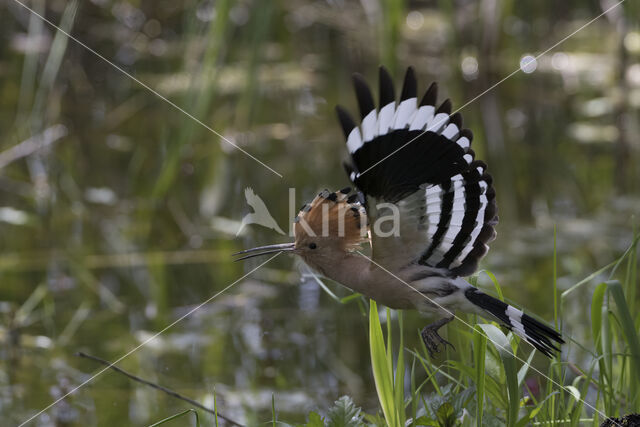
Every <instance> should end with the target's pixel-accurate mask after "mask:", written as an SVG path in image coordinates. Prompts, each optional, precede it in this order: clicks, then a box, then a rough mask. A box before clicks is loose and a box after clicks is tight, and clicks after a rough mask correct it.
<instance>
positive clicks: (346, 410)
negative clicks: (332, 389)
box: [319, 396, 364, 427]
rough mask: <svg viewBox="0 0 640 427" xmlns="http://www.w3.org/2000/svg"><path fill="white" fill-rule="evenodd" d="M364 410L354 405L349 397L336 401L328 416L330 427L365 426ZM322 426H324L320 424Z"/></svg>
mask: <svg viewBox="0 0 640 427" xmlns="http://www.w3.org/2000/svg"><path fill="white" fill-rule="evenodd" d="M363 417H364V414H363V413H362V410H361V409H360V408H359V407H357V406H356V405H355V403H353V400H352V399H351V398H350V397H349V396H342V397H341V398H340V399H338V400H336V401H335V403H334V405H333V407H332V408H331V409H329V413H328V414H327V420H328V421H327V426H329V427H359V426H362V425H364V424H363V422H362V418H363ZM319 425H320V426H322V425H323V424H319Z"/></svg>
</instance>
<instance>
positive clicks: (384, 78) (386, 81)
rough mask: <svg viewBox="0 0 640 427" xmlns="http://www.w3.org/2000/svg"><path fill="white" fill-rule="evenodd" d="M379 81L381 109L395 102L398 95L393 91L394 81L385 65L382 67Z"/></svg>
mask: <svg viewBox="0 0 640 427" xmlns="http://www.w3.org/2000/svg"><path fill="white" fill-rule="evenodd" d="M379 79H380V108H382V107H384V106H385V105H387V104H389V103H391V102H395V100H396V95H395V91H394V89H393V80H392V79H391V75H390V74H389V71H388V70H387V69H386V68H385V66H384V65H381V66H380V71H379Z"/></svg>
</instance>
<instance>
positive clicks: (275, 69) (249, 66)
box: [0, 0, 640, 425]
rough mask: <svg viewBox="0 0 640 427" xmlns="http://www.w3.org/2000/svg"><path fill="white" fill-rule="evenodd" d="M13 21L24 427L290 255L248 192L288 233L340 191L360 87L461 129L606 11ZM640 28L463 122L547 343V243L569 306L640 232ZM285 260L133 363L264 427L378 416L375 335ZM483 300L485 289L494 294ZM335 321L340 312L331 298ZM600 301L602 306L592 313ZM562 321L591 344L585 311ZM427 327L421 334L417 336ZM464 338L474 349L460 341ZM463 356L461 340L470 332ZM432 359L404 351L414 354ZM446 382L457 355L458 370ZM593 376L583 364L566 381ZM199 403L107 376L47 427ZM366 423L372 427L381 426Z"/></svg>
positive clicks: (445, 4) (8, 289)
mask: <svg viewBox="0 0 640 427" xmlns="http://www.w3.org/2000/svg"><path fill="white" fill-rule="evenodd" d="M25 4H27V5H28V6H29V7H30V8H33V10H34V11H36V12H37V13H39V14H41V15H43V16H45V17H46V18H47V19H50V20H51V21H52V22H54V23H56V25H59V26H60V28H61V29H63V30H64V31H66V32H68V33H70V34H72V35H73V36H74V37H76V38H77V39H78V40H80V41H82V43H84V44H86V46H88V47H90V48H92V49H95V51H96V52H98V53H99V54H100V55H102V56H103V57H104V58H106V59H108V60H109V61H111V62H113V64H115V65H117V66H118V67H121V69H122V71H126V72H127V73H130V75H131V76H134V77H135V78H136V79H139V81H140V82H142V83H144V84H145V85H147V86H148V87H149V88H152V89H153V90H155V91H157V93H158V94H159V95H161V96H163V97H166V98H167V99H169V100H171V101H172V102H174V103H175V104H176V105H177V106H179V107H180V108H182V109H184V111H186V112H188V113H189V114H190V115H192V116H193V117H194V118H197V119H198V120H201V121H202V123H204V124H206V125H207V126H209V127H211V128H212V129H215V130H216V131H217V132H219V133H220V134H221V135H223V136H224V137H225V138H228V139H229V140H230V141H232V142H234V144H237V145H238V146H240V147H242V148H243V149H244V150H246V151H248V152H249V153H251V154H252V155H254V156H256V157H257V158H259V159H260V160H261V161H263V162H264V163H265V164H267V165H269V166H270V167H271V168H273V169H274V170H275V171H277V172H279V173H280V174H282V178H280V177H278V176H277V175H276V174H274V173H272V172H271V171H269V170H268V169H266V168H264V167H263V166H261V165H260V164H259V163H257V162H255V161H254V160H252V159H250V158H249V157H247V156H246V155H244V154H243V153H241V152H239V151H238V150H237V149H235V148H234V147H232V146H231V145H229V144H227V143H226V142H224V141H222V140H221V139H220V137H219V136H217V135H215V134H213V133H211V132H210V131H209V130H208V129H206V128H205V127H203V126H202V125H201V124H199V123H197V122H196V121H195V120H193V119H192V118H190V117H188V116H187V115H186V114H184V113H183V112H181V111H179V110H178V109H176V108H174V107H173V106H171V105H169V104H168V103H167V102H165V101H164V100H162V99H161V98H160V97H159V96H157V95H156V94H154V93H152V92H151V91H150V90H148V89H147V88H145V87H143V86H142V85H140V84H139V83H137V82H136V81H134V80H132V79H131V78H130V77H128V76H126V75H125V74H123V72H121V71H119V70H117V69H116V68H115V67H114V66H112V65H110V64H109V63H107V62H105V61H104V60H102V59H100V58H98V57H97V56H96V55H95V54H94V53H92V52H90V51H89V50H88V49H87V48H85V47H83V46H81V45H79V44H78V43H75V42H74V41H71V40H69V39H68V37H66V36H65V35H64V34H63V33H61V32H58V31H55V30H54V29H53V28H52V27H51V26H49V25H48V24H46V23H44V22H43V21H42V20H41V19H39V18H38V17H36V16H35V15H33V14H31V13H29V12H28V11H27V10H26V9H24V8H23V7H22V6H20V4H19V3H18V2H16V1H14V0H6V1H4V2H2V3H1V4H0V16H1V18H0V22H1V23H2V25H0V38H1V40H2V43H0V94H1V96H0V319H1V321H0V342H1V343H2V345H1V346H0V419H1V420H2V421H3V423H5V422H7V423H16V422H18V421H23V420H24V419H26V418H28V417H29V416H31V415H33V414H34V413H35V412H37V410H39V409H41V408H43V407H44V406H46V405H47V404H49V403H50V402H51V401H53V400H54V399H56V398H58V397H60V396H62V395H63V394H64V393H65V392H67V391H69V390H71V389H72V388H73V387H74V386H75V385H77V384H79V383H80V382H82V381H83V380H86V379H87V378H88V377H89V373H91V372H94V371H95V370H96V369H97V367H96V366H95V365H92V364H91V362H89V361H86V360H78V359H77V358H76V357H74V353H75V352H76V351H78V350H82V351H85V352H87V353H89V354H95V355H97V356H100V357H103V358H106V359H108V360H114V359H116V358H117V357H119V356H120V355H122V354H124V353H125V352H127V351H128V350H130V349H131V348H134V347H135V346H136V345H138V344H140V343H141V342H142V341H144V340H145V339H146V338H148V337H149V336H151V335H152V334H153V333H154V332H156V331H158V330H160V329H162V328H163V327H164V326H166V325H167V324H169V323H170V322H172V321H173V320H175V319H177V318H178V317H179V316H181V315H183V314H185V313H187V312H188V311H189V310H190V309H191V308H193V307H195V306H196V305H197V304H199V303H200V302H202V301H204V300H205V299H206V298H208V297H209V296H211V295H213V294H214V293H216V292H218V291H220V290H222V289H223V288H224V287H226V286H227V285H229V284H230V283H232V282H233V281H234V280H237V279H238V278H239V277H241V276H242V274H244V273H246V272H248V271H249V269H250V268H252V267H255V266H256V265H258V264H247V265H241V264H233V263H231V262H230V261H229V254H230V253H231V252H233V251H235V250H239V249H240V248H243V247H246V246H249V245H253V244H256V243H272V242H276V241H277V240H278V239H280V240H279V241H284V238H283V237H281V236H278V235H276V234H275V233H273V232H272V231H269V230H266V229H261V228H260V227H256V226H253V227H248V228H246V229H244V230H243V233H242V234H241V236H240V237H236V236H235V234H236V232H237V231H238V227H239V224H240V220H241V219H242V216H243V215H244V214H246V213H248V212H250V208H249V207H248V206H247V205H246V203H245V200H244V189H245V187H252V188H253V189H254V190H255V191H256V193H257V194H258V195H259V196H261V197H262V198H263V199H264V200H265V201H266V203H267V205H268V206H269V208H270V210H271V213H272V214H273V215H274V217H275V218H276V220H277V221H278V222H279V224H280V226H281V227H282V228H283V229H286V224H287V223H288V222H290V220H291V213H290V208H289V188H295V195H296V201H295V203H296V204H295V206H298V205H300V204H302V203H304V202H305V201H307V200H308V199H310V198H311V197H312V196H313V195H314V194H315V193H316V192H317V191H318V190H319V189H322V188H325V187H327V188H331V189H336V188H341V187H343V186H345V185H346V183H347V180H346V176H344V174H343V172H342V168H341V166H340V161H341V160H342V158H344V157H345V156H346V152H345V150H344V143H343V138H342V135H341V133H340V129H339V127H338V126H337V123H336V120H335V117H334V111H333V108H334V106H335V105H336V104H337V103H340V104H343V105H346V106H348V107H349V108H351V109H355V107H356V105H355V100H354V97H353V95H352V90H351V83H350V75H351V73H353V72H355V71H357V72H361V73H363V74H364V75H365V76H366V77H367V78H368V79H369V80H370V82H372V86H376V85H377V84H376V83H375V79H376V76H377V67H378V65H379V64H385V65H386V66H387V67H388V68H389V69H390V70H391V71H392V73H393V75H394V76H395V78H396V79H397V80H398V85H400V79H401V77H402V74H403V73H404V69H405V68H406V66H408V65H413V66H414V67H415V68H416V71H417V73H418V75H419V81H420V84H421V87H422V88H426V86H427V85H428V83H429V82H430V81H432V80H437V81H438V82H439V83H440V88H441V99H444V98H445V97H450V98H451V99H452V101H453V103H454V108H457V107H460V106H462V105H465V103H467V102H468V101H470V100H472V99H474V98H475V97H476V96H477V95H478V94H480V93H482V92H483V91H484V90H485V89H487V88H489V87H491V86H492V85H493V84H494V83H496V82H498V81H499V80H500V79H502V78H503V77H504V76H506V75H508V74H509V73H511V72H513V71H514V70H516V69H518V67H519V66H520V63H521V62H523V61H524V62H525V63H526V62H527V61H528V56H536V55H537V54H539V53H540V52H542V51H544V50H545V49H547V48H549V47H551V46H552V45H553V44H555V43H556V42H557V41H559V40H561V39H562V38H563V37H565V36H566V35H568V34H571V33H572V32H574V31H576V30H578V29H579V28H580V27H581V26H582V25H584V24H585V23H587V22H588V21H589V20H591V19H592V18H594V17H596V16H597V15H599V14H600V13H602V11H603V10H605V9H607V8H609V7H610V6H612V5H613V4H614V2H613V1H611V0H602V1H588V2H585V1H576V0H570V1H564V2H555V1H514V0H456V1H450V2H449V1H442V0H433V1H417V0H416V1H409V0H404V1H400V0H361V1H346V0H342V1H341V0H317V1H311V0H287V1H285V0H278V1H260V0H216V1H212V0H205V1H183V2H176V1H169V0H159V1H150V0H131V1H112V0H91V1H82V2H78V1H62V0H53V1H44V0H33V1H29V2H27V3H25ZM638 17H640V4H639V3H638V2H635V1H627V2H625V3H624V4H623V5H622V6H620V7H618V8H616V9H614V10H612V11H611V12H610V13H608V14H607V15H606V16H603V17H602V18H600V19H598V20H597V21H595V22H594V23H593V24H591V25H590V26H588V27H587V28H585V29H583V30H581V31H579V32H577V33H576V34H575V35H574V36H572V37H571V38H569V39H568V40H567V41H566V42H564V43H563V44H561V45H559V46H558V47H556V48H555V49H553V50H552V51H550V52H549V53H547V54H546V55H544V56H543V57H541V58H539V59H537V60H536V61H535V62H534V63H531V64H529V65H528V66H526V67H523V68H524V69H525V70H524V71H526V72H519V73H517V74H515V75H513V76H512V77H511V78H509V79H508V80H506V81H504V83H502V84H500V85H499V86H497V87H496V88H495V89H493V90H491V91H489V92H487V93H486V94H484V95H483V96H482V97H480V98H478V99H477V100H475V101H473V102H472V103H470V104H469V105H467V106H465V108H464V109H463V111H462V113H463V116H464V118H465V125H466V126H467V127H469V128H471V129H472V130H473V131H474V135H475V140H474V146H475V150H476V152H477V153H478V157H479V158H481V159H484V160H486V161H487V163H488V164H489V170H490V172H491V173H492V175H493V176H494V180H495V183H496V187H497V191H498V203H499V207H500V215H501V224H500V226H499V228H498V233H499V237H498V240H496V241H495V242H494V243H493V245H492V250H491V252H490V253H489V255H488V257H487V258H486V259H485V261H484V265H483V267H486V268H490V269H491V270H492V271H494V272H495V273H496V275H497V276H498V278H499V280H500V283H501V284H502V286H503V290H504V293H505V296H507V297H508V298H511V299H512V300H514V301H516V302H519V303H522V304H524V303H526V307H527V308H528V309H529V310H531V311H532V312H534V313H536V314H539V315H540V316H543V317H545V318H547V319H549V318H551V315H552V311H553V307H552V306H551V305H550V296H551V293H552V283H551V278H552V277H553V275H552V274H553V273H552V272H553V261H552V259H553V256H552V255H553V235H554V234H553V228H554V225H555V226H556V227H557V245H558V274H559V278H558V286H559V288H560V290H563V289H568V288H569V287H570V286H571V285H573V284H575V283H576V282H577V281H578V280H579V279H581V278H583V277H585V276H587V275H588V274H589V273H590V272H592V271H594V270H595V269H596V268H597V267H599V266H602V265H605V264H607V263H609V262H611V260H613V259H615V258H616V257H617V256H619V255H620V254H621V252H622V251H623V250H624V249H625V248H626V247H627V246H628V245H629V244H630V242H631V235H632V224H633V223H634V221H635V222H636V223H637V220H634V216H633V215H634V213H637V212H639V211H640V197H639V193H638V189H639V184H640V180H639V178H640V171H639V168H638V165H639V164H640V163H639V160H640V159H639V157H640V156H639V145H638V137H637V135H638V132H639V131H640V126H639V125H640V121H639V114H638V109H639V107H640V28H639V25H638V23H639V22H638ZM304 272H305V267H304V266H300V265H297V264H294V267H293V268H292V262H291V261H290V260H289V259H288V258H286V257H284V256H281V257H279V259H277V260H276V261H274V262H273V263H271V264H269V265H268V266H266V267H264V268H262V269H260V270H258V271H256V272H255V273H254V274H252V275H251V276H250V277H248V278H247V279H245V280H242V281H241V282H239V283H237V285H235V286H234V287H233V288H231V289H230V290H229V291H227V292H225V293H224V294H222V295H221V296H219V297H218V298H216V299H215V300H214V301H213V302H212V303H210V304H208V305H207V306H205V307H203V308H202V309H201V310H199V311H197V312H196V313H194V314H193V315H191V316H189V317H188V318H187V319H185V320H184V321H182V322H181V323H179V324H177V325H176V326H175V327H173V328H171V329H170V330H168V331H167V332H166V333H164V334H162V335H161V336H160V337H158V338H157V339H156V340H154V341H152V342H151V343H149V344H148V345H146V346H144V347H143V348H141V349H140V350H139V351H137V352H136V353H134V354H133V355H131V356H129V357H128V358H127V359H125V360H124V361H123V362H122V364H121V365H122V366H123V367H124V368H126V369H128V370H130V371H132V372H134V373H136V374H138V375H140V376H142V377H145V378H147V379H150V380H152V381H156V382H158V383H160V384H163V385H165V386H168V387H171V388H174V389H176V390H178V391H180V392H181V393H183V394H186V395H189V396H190V397H193V398H195V399H197V400H199V401H202V402H204V403H206V404H207V405H208V406H212V405H213V390H214V388H215V390H216V394H217V398H218V400H217V401H218V404H220V408H221V411H222V412H223V413H225V414H226V415H229V416H231V417H234V418H236V419H239V420H243V421H245V422H248V423H250V424H251V423H255V422H257V421H259V420H260V421H262V420H265V419H270V412H271V397H272V395H275V401H276V404H277V407H278V410H279V411H280V413H281V416H280V418H282V417H283V416H285V417H286V418H287V419H288V420H290V421H296V420H297V421H302V420H304V419H305V414H306V413H308V412H309V411H310V410H319V411H322V408H326V407H327V406H328V405H329V404H330V403H331V402H333V401H334V400H336V399H337V398H338V397H339V396H340V395H342V394H349V395H351V396H353V397H354V400H355V401H356V402H357V403H358V404H359V405H361V406H363V407H364V408H365V409H370V408H375V407H376V404H377V403H376V395H375V388H374V386H373V378H372V376H371V371H370V362H369V355H368V346H367V335H366V331H367V319H366V317H365V316H363V313H362V310H359V309H358V307H357V305H355V304H351V305H340V304H336V303H335V301H334V300H333V299H332V298H331V297H330V296H329V295H327V294H326V293H324V292H323V291H322V290H321V289H320V288H319V287H318V285H317V283H316V282H315V281H314V280H312V279H309V278H308V277H307V276H305V275H304ZM479 283H480V285H481V286H485V285H488V284H490V283H491V282H490V280H489V279H488V278H487V277H486V276H484V275H481V276H480V277H479ZM329 286H330V287H331V289H332V290H333V291H334V292H335V293H337V294H338V295H339V296H345V295H348V292H347V291H345V290H343V289H341V288H338V287H337V286H335V285H334V284H329ZM582 289H583V290H584V289H587V288H582ZM592 291H593V286H591V287H589V288H588V292H587V291H583V292H579V293H575V294H574V297H573V298H572V299H571V300H570V301H568V302H566V305H565V307H564V308H563V313H564V317H565V319H568V320H567V324H566V325H565V327H566V329H567V333H568V334H569V335H571V336H573V337H574V338H575V339H576V340H577V341H578V342H588V341H589V340H588V339H587V338H588V337H589V334H590V330H589V327H588V326H581V325H588V324H589V322H588V319H589V312H588V309H586V308H585V307H588V306H589V301H590V297H591V295H590V293H591V292H592ZM424 322H425V320H424V319H422V318H420V317H419V316H418V315H417V314H415V313H407V315H406V316H405V328H406V329H407V330H416V331H417V329H418V328H419V327H421V326H422V324H423V323H424ZM459 327H460V328H463V326H459ZM450 333H452V334H455V333H456V332H455V329H453V330H452V331H451V332H450ZM417 339H418V334H417V333H415V334H411V335H410V336H407V337H406V345H407V346H408V347H411V346H415V345H416V343H417ZM454 357H455V355H454ZM585 357H588V356H587V355H586V354H584V352H582V351H581V350H580V348H579V347H578V348H575V347H571V358H572V360H575V361H576V362H579V361H581V360H582V359H584V358H585ZM183 409H184V404H183V403H181V402H179V401H175V400H173V399H171V398H169V397H166V396H164V395H162V394H159V393H158V392H156V391H153V390H147V389H144V388H142V387H141V386H139V385H137V384H133V383H131V382H128V381H127V380H126V379H124V378H120V377H117V376H115V375H113V374H111V373H105V374H104V375H102V376H100V377H98V378H97V379H95V380H94V381H93V382H92V383H91V384H90V385H88V386H86V387H83V388H82V389H81V390H79V391H78V392H77V393H75V394H73V395H72V396H70V397H69V398H67V399H65V400H64V401H62V402H61V403H59V404H58V405H56V406H55V407H53V408H52V409H51V410H49V411H47V412H46V413H45V414H44V415H42V416H41V417H40V418H39V422H40V423H41V424H44V425H53V424H55V425H87V424H100V425H112V424H115V423H125V424H129V423H133V424H143V423H149V422H152V421H154V420H158V419H161V418H163V417H165V416H169V415H171V414H175V413H177V412H179V411H180V410H183ZM374 412H375V411H374Z"/></svg>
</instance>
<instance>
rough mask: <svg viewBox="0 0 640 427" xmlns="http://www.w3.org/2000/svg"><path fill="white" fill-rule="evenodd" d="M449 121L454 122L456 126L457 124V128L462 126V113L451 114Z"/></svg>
mask: <svg viewBox="0 0 640 427" xmlns="http://www.w3.org/2000/svg"><path fill="white" fill-rule="evenodd" d="M449 122H450V123H453V124H455V125H456V126H458V129H460V128H461V127H462V114H460V113H455V114H452V115H451V117H450V118H449Z"/></svg>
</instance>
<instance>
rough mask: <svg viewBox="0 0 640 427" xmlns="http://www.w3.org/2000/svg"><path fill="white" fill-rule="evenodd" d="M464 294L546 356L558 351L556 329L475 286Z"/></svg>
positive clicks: (560, 340) (558, 336)
mask: <svg viewBox="0 0 640 427" xmlns="http://www.w3.org/2000/svg"><path fill="white" fill-rule="evenodd" d="M465 296H466V297H467V299H468V300H469V301H470V302H471V303H472V304H474V305H475V306H477V307H479V308H481V309H482V310H483V311H484V312H487V313H490V314H491V315H493V316H494V317H496V318H497V319H498V320H500V322H501V323H502V324H504V326H505V327H507V328H508V329H510V330H511V331H513V332H514V333H515V334H517V335H518V336H519V337H520V338H522V339H524V340H525V341H526V342H528V343H529V344H531V345H532V346H534V347H535V348H537V349H538V350H540V351H541V352H542V353H543V354H544V355H545V356H547V357H551V353H552V351H554V350H555V351H559V349H558V347H556V346H555V345H554V341H555V342H556V343H558V344H564V340H563V339H562V336H561V335H560V333H559V332H558V331H556V330H554V329H552V328H550V327H549V326H547V325H545V324H544V323H541V322H539V321H537V320H536V319H534V318H533V317H531V316H529V315H527V314H524V313H523V312H522V310H518V309H517V308H515V307H514V306H512V305H509V304H507V303H504V302H502V301H500V300H499V299H496V298H494V297H492V296H490V295H487V294H485V293H484V292H482V291H480V290H479V289H477V288H475V287H470V288H468V289H467V290H466V291H465Z"/></svg>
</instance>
